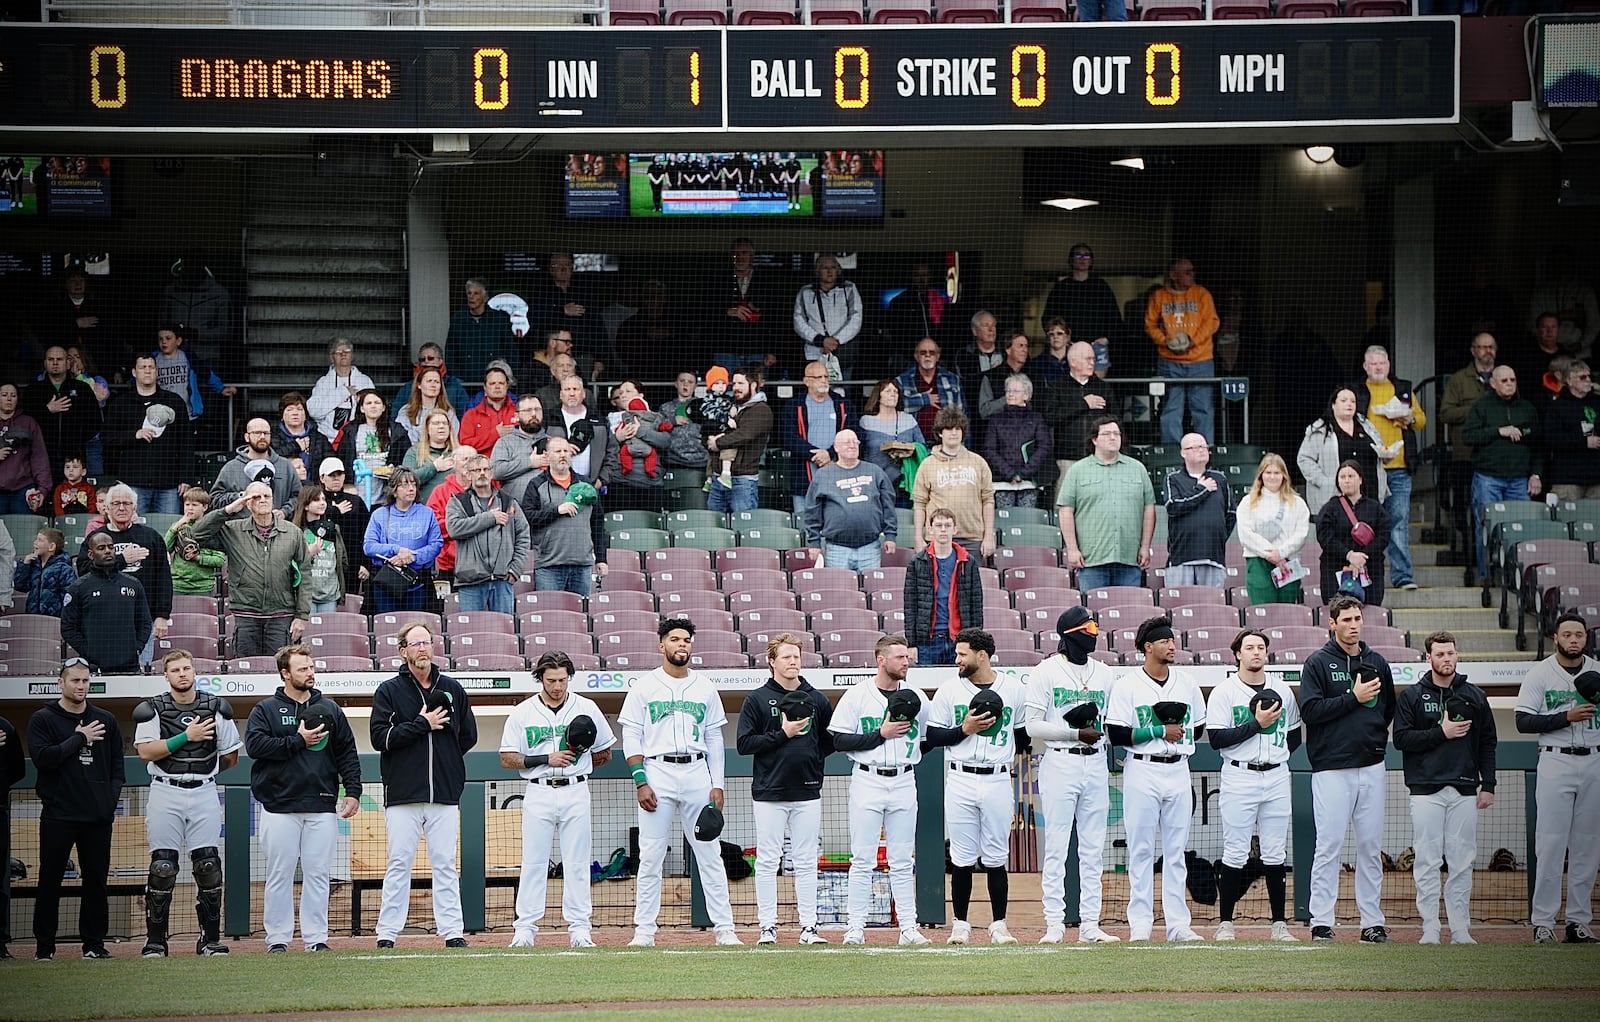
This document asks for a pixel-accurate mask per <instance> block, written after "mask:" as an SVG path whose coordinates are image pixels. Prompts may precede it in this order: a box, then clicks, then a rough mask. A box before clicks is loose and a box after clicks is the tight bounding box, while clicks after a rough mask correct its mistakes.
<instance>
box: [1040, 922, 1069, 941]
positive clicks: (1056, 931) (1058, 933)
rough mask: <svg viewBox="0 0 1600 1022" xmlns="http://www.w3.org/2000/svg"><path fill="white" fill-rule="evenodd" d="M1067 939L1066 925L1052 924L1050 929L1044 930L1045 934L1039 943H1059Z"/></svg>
mask: <svg viewBox="0 0 1600 1022" xmlns="http://www.w3.org/2000/svg"><path fill="white" fill-rule="evenodd" d="M1066 939H1067V928H1066V927H1065V926H1052V927H1050V929H1048V930H1046V931H1044V936H1043V937H1040V938H1039V943H1041V944H1059V943H1061V942H1062V941H1063V940H1066Z"/></svg>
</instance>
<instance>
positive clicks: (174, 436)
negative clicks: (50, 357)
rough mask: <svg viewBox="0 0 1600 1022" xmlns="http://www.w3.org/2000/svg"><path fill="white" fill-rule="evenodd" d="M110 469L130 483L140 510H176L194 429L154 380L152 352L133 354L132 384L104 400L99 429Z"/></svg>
mask: <svg viewBox="0 0 1600 1022" xmlns="http://www.w3.org/2000/svg"><path fill="white" fill-rule="evenodd" d="M103 436H104V437H105V447H106V454H107V455H109V460H110V463H111V470H112V472H113V473H115V475H116V477H117V478H118V479H121V480H122V481H123V482H125V483H127V484H128V485H129V486H132V487H133V492H134V493H135V494H136V495H137V496H138V500H139V513H140V514H149V513H150V512H156V513H159V514H177V513H178V512H179V498H180V497H181V496H182V490H184V489H187V488H188V487H187V485H186V484H185V483H184V480H185V479H187V478H188V476H189V474H190V472H191V471H193V467H194V430H192V429H191V428H190V427H189V413H188V410H187V409H185V408H184V406H183V402H181V401H179V400H178V398H177V397H176V395H174V394H173V393H172V392H171V391H169V390H163V389H162V388H161V387H159V386H158V385H157V384H156V360H155V356H153V355H144V354H141V355H137V356H135V357H134V360H133V386H132V387H131V388H130V389H128V390H124V391H119V392H118V393H117V394H116V396H114V397H113V398H112V399H111V401H110V403H109V404H107V405H106V424H105V429H104V431H103Z"/></svg>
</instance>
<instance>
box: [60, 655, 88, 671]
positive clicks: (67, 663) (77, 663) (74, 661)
mask: <svg viewBox="0 0 1600 1022" xmlns="http://www.w3.org/2000/svg"><path fill="white" fill-rule="evenodd" d="M89 666H91V664H90V663H89V661H87V660H85V659H84V658H83V657H81V656H69V657H67V658H66V659H65V660H63V661H61V669H62V670H63V671H64V670H66V669H67V668H69V667H89Z"/></svg>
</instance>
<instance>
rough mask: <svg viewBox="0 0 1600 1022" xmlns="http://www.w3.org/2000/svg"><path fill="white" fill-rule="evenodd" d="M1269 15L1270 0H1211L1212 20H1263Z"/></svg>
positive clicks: (1270, 10) (1270, 11) (1270, 8)
mask: <svg viewBox="0 0 1600 1022" xmlns="http://www.w3.org/2000/svg"><path fill="white" fill-rule="evenodd" d="M1270 17H1272V3H1271V0H1211V20H1212V21H1265V20H1266V19H1268V18H1270Z"/></svg>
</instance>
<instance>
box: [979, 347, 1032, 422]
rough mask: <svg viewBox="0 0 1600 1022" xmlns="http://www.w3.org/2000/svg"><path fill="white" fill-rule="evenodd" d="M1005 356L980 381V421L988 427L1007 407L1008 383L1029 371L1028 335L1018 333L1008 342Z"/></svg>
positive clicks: (1004, 351)
mask: <svg viewBox="0 0 1600 1022" xmlns="http://www.w3.org/2000/svg"><path fill="white" fill-rule="evenodd" d="M1002 355H1003V356H1004V357H1003V358H1002V359H1001V360H1000V361H999V362H998V363H996V364H995V366H994V367H993V368H992V369H990V370H989V371H988V372H986V373H984V374H983V379H982V380H979V381H978V419H979V420H980V421H981V422H983V423H984V424H985V426H987V425H988V422H989V420H990V419H992V418H994V417H995V416H996V415H999V414H1000V410H1001V409H1002V408H1004V407H1005V406H1006V381H1007V380H1009V379H1011V378H1012V377H1013V376H1021V375H1023V374H1025V373H1026V372H1027V371H1028V361H1029V360H1028V335H1027V334H1025V333H1023V332H1022V331H1020V330H1019V331H1017V332H1016V333H1014V334H1012V335H1011V336H1010V337H1009V338H1007V340H1006V346H1005V348H1004V349H1002Z"/></svg>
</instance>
